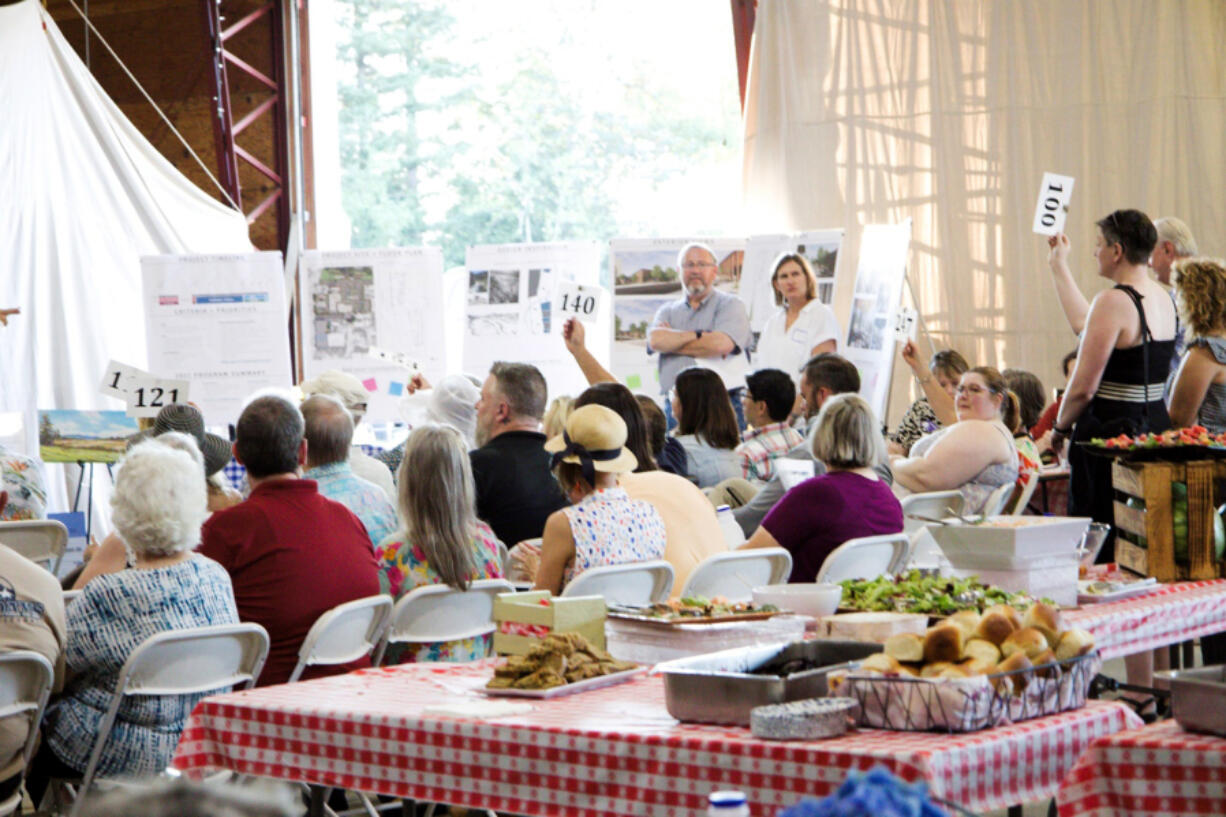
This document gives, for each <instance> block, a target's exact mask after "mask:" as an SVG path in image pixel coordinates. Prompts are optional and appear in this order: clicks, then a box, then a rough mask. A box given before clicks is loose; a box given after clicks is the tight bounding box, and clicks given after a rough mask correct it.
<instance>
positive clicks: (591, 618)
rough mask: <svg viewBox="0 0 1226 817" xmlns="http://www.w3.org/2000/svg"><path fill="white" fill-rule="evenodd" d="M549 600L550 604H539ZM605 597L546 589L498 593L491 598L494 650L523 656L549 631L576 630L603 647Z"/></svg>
mask: <svg viewBox="0 0 1226 817" xmlns="http://www.w3.org/2000/svg"><path fill="white" fill-rule="evenodd" d="M545 600H548V602H549V604H548V605H545V604H542V603H541V602H542V601H545ZM606 615H607V608H606V607H605V600H604V599H603V598H601V597H600V596H570V597H567V598H562V597H556V598H555V597H553V596H552V595H551V594H550V592H549V591H548V590H535V591H533V592H531V593H500V594H499V595H498V596H497V597H496V598H495V599H494V623H495V625H496V626H497V629H496V630H495V631H494V652H496V653H498V654H499V655H523V654H524V653H526V652H527V651H528V650H529V649H530V648H531V647H532V645H533V644H537V643H539V642H540V640H541V639H542V638H544V637H545V636H547V635H549V634H550V633H579V634H580V635H582V636H583V637H584V638H586V639H587V640H588V643H589V644H591V645H592V646H593V647H598V648H600V649H602V650H603V649H604V648H605V632H604V624H605V618H606Z"/></svg>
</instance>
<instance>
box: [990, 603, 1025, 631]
mask: <svg viewBox="0 0 1226 817" xmlns="http://www.w3.org/2000/svg"><path fill="white" fill-rule="evenodd" d="M988 613H1000V614H1001V615H1003V616H1004V617H1005V618H1007V619H1009V623H1010V624H1012V625H1013V629H1015V630H1020V629H1022V617H1021V616H1020V615H1018V612H1017V610H1014V609H1013V607H1012V605H1008V604H993V605H992V606H991V607H989V608H988V609H986V610H984V611H983V614H984V615H985V616H986V615H987V614H988Z"/></svg>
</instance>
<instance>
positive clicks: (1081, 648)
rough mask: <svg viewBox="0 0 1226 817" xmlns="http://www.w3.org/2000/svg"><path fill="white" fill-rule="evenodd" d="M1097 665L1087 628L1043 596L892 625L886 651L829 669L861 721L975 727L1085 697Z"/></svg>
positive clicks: (915, 727)
mask: <svg viewBox="0 0 1226 817" xmlns="http://www.w3.org/2000/svg"><path fill="white" fill-rule="evenodd" d="M1101 667H1102V661H1101V660H1100V658H1099V656H1098V653H1097V651H1095V649H1094V637H1093V636H1092V635H1090V633H1088V632H1086V631H1085V630H1081V629H1077V628H1069V627H1066V626H1065V624H1064V621H1063V619H1062V617H1061V615H1060V611H1059V610H1058V609H1057V608H1055V607H1053V606H1051V605H1048V604H1044V603H1042V602H1039V603H1036V604H1034V605H1032V606H1031V607H1029V608H1028V609H1027V610H1026V611H1025V612H1024V613H1019V612H1018V611H1017V610H1015V609H1014V608H1012V607H1010V606H1009V605H1005V604H1000V605H996V606H994V607H989V608H987V609H986V610H984V611H983V613H982V614H981V613H979V612H977V611H974V610H963V611H961V612H958V613H955V614H954V615H952V616H950V617H949V618H947V619H945V620H944V621H942V622H941V623H939V624H937V625H936V626H934V627H930V628H929V629H928V631H927V632H926V633H924V634H923V635H919V634H916V633H899V634H897V635H894V636H891V637H890V638H889V639H888V640H887V641H886V642H885V652H882V653H879V654H876V655H873V656H870V657H869V658H867V659H865V660H864V661H862V662H860V665H859V667H858V668H856V669H853V670H850V671H847V672H845V673H842V674H840V675H838V676H832V677H831V678H830V694H831V695H839V696H843V697H849V698H854V699H856V700H857V701H858V702H859V703H860V722H859V723H860V725H861V726H867V727H873V728H877V729H898V730H908V731H929V730H937V731H949V732H972V731H975V730H977V729H985V728H988V727H992V726H997V725H999V724H1002V723H1006V722H1016V721H1022V720H1026V719H1028V718H1036V717H1039V716H1041V715H1051V714H1055V713H1056V712H1063V711H1065V710H1068V709H1076V708H1078V707H1080V706H1082V705H1084V704H1085V700H1086V695H1087V694H1088V692H1089V689H1090V683H1091V682H1092V681H1093V680H1094V676H1095V675H1097V674H1098V671H1099V670H1100V669H1101Z"/></svg>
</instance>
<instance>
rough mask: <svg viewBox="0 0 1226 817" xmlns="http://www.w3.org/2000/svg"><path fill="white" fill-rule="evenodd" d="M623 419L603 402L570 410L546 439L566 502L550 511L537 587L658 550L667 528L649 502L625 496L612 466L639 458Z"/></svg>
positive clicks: (622, 467) (626, 468) (620, 467)
mask: <svg viewBox="0 0 1226 817" xmlns="http://www.w3.org/2000/svg"><path fill="white" fill-rule="evenodd" d="M626 434H627V432H626V423H625V422H624V421H623V420H622V418H621V417H620V416H618V414H617V413H616V412H614V411H612V410H611V409H607V408H605V407H604V406H596V405H591V406H583V407H581V408H578V409H575V410H574V411H572V412H571V414H570V417H568V418H567V419H566V427H565V429H564V430H563V432H562V434H561V435H559V436H557V437H553V438H552V439H550V440H549V441H548V442H546V443H545V450H546V451H548V452H549V453H550V454H552V455H553V456H552V461H553V469H554V474H555V475H556V476H557V479H558V484H560V485H561V486H562V490H563V491H564V492H565V493H566V496H567V499H569V500H570V502H571V504H570V505H569V506H568V507H565V508H563V509H561V510H559V511H556V512H555V513H553V514H552V515H550V517H549V520H548V521H547V522H546V523H545V531H544V534H543V535H542V536H541V556H540V566H539V568H538V569H537V572H536V580H535V588H536V589H537V590H549V591H552V592H553V593H554V594H559V593H561V592H562V588H563V587H565V586H566V585H567V584H568V583H569V582H570V581H571V580H572V579H574V577H575V576H577V575H579V574H580V573H582V572H584V571H585V570H589V569H591V568H593V567H600V566H602V565H615V564H624V563H626V562H643V561H650V560H652V559H662V558H663V557H664V549H665V548H664V546H665V529H664V521H663V519H661V517H660V513H659V511H657V510H656V509H655V507H654V506H653V505H652V504H651V503H650V502H645V501H643V500H641V499H631V498H630V496H629V495H628V494H627V493H626V491H625V489H623V488H621V487H620V486H619V485H618V484H617V477H618V474H625V473H629V472H631V471H633V470H634V469H635V467H636V466H637V465H638V461H637V460H636V459H635V457H634V454H632V453H631V452H630V450H629V449H628V448H626Z"/></svg>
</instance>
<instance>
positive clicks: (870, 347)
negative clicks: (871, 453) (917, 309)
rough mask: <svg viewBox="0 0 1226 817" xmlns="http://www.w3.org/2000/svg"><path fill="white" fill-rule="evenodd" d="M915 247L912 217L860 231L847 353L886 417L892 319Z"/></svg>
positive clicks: (865, 392)
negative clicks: (912, 245)
mask: <svg viewBox="0 0 1226 817" xmlns="http://www.w3.org/2000/svg"><path fill="white" fill-rule="evenodd" d="M910 246H911V219H907V220H906V221H904V222H902V223H901V224H869V225H866V226H865V228H864V232H863V233H862V234H861V235H860V263H859V265H858V266H857V268H856V286H855V291H854V293H853V295H852V299H851V319H850V320H849V321H848V326H847V342H846V343H845V344H843V347H842V349H840V351H841V352H842V354H843V356H844V357H846V358H847V359H848V360H850V361H851V362H852V363H854V364H856V368H857V369H859V370H860V396H861V397H863V398H864V399H865V400H867V401H868V404H869V405H870V406H872V407H873V411H875V412H876V413H877V416H878V417H879V418H880V417H884V416H885V410H886V398H887V396H888V394H889V387H890V374H891V372H892V371H893V363H894V356H895V349H894V321H895V318H896V317H897V314H898V307H899V303H900V301H901V299H902V285H903V278H904V277H905V276H906V274H907V252H908V249H909V248H910Z"/></svg>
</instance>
